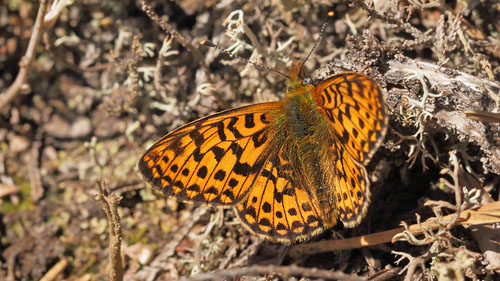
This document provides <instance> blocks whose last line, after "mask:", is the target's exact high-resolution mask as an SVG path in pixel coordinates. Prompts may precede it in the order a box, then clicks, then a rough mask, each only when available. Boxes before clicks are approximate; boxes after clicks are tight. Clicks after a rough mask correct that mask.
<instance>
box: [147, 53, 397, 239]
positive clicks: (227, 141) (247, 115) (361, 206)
mask: <svg viewBox="0 0 500 281" xmlns="http://www.w3.org/2000/svg"><path fill="white" fill-rule="evenodd" d="M289 77H290V80H289V84H288V89H287V91H286V95H285V97H284V99H283V100H282V101H279V102H266V103H260V104H254V105H248V106H243V107H238V108H233V109H229V110H226V111H222V112H219V113H216V114H213V115H210V116H207V117H204V118H201V119H198V120H196V121H193V122H191V123H188V124H186V125H184V126H182V127H180V128H178V129H176V130H174V131H172V132H170V133H168V134H167V135H165V136H164V137H163V138H161V139H160V140H159V141H158V142H156V143H155V144H154V145H153V146H151V147H150V148H149V149H148V150H147V151H146V153H145V154H144V155H143V156H142V157H141V158H140V160H139V162H138V170H139V172H140V174H141V175H142V177H143V179H144V180H145V181H146V182H148V183H150V184H151V185H152V186H153V187H154V188H156V189H159V190H161V191H162V192H163V193H164V194H166V195H169V196H174V197H176V198H178V199H180V200H185V201H195V202H199V203H207V204H211V205H220V206H225V207H234V209H235V211H236V213H237V215H238V217H239V219H240V221H241V223H242V224H243V225H244V226H246V228H247V229H248V230H250V232H252V233H255V234H257V235H259V236H261V237H264V238H266V239H268V240H271V241H275V242H282V243H292V242H295V241H301V240H304V239H306V238H309V237H311V236H314V235H317V234H319V233H321V232H322V231H324V230H325V229H328V228H331V227H333V226H334V225H336V224H337V223H338V221H339V220H340V221H342V222H343V224H344V226H346V227H354V226H356V225H358V224H359V223H360V222H361V220H362V219H363V217H364V216H365V214H366V210H367V207H368V204H369V202H370V199H369V198H370V188H369V186H370V182H369V180H368V177H367V172H366V169H365V165H366V164H367V163H368V162H369V160H370V158H371V157H372V155H373V154H374V153H375V151H376V150H377V149H378V147H379V146H380V144H381V142H382V140H383V138H384V135H385V132H386V129H387V123H388V117H387V113H386V108H385V104H384V97H383V94H382V91H381V89H380V87H379V86H378V85H377V84H376V83H375V82H374V81H373V80H372V79H370V78H369V77H367V76H365V75H363V74H360V73H342V74H338V75H333V76H331V77H329V78H327V79H325V80H323V81H321V82H319V83H317V85H316V84H314V83H313V81H312V79H311V78H309V77H307V76H305V73H304V70H303V63H302V62H294V63H293V64H292V66H291V67H290V75H289Z"/></svg>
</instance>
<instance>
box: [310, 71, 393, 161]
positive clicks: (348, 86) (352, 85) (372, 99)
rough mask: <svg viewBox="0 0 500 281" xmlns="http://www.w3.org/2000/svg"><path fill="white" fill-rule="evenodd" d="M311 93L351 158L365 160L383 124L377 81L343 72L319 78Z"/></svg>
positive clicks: (383, 110) (377, 140)
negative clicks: (323, 78) (319, 81)
mask: <svg viewBox="0 0 500 281" xmlns="http://www.w3.org/2000/svg"><path fill="white" fill-rule="evenodd" d="M315 96H316V100H317V102H318V104H319V105H320V107H321V110H322V111H323V113H324V115H326V117H327V118H328V119H329V120H330V122H331V125H332V126H333V128H334V130H335V133H336V135H337V138H338V139H339V142H340V143H341V144H342V146H343V147H344V149H345V150H346V151H347V153H349V155H350V156H351V157H352V158H353V159H354V160H355V161H357V162H359V163H363V164H366V163H367V162H368V161H369V160H370V157H371V156H372V154H373V153H374V152H375V151H376V150H377V148H378V146H379V145H380V143H381V141H382V139H383V136H384V134H385V131H386V127H387V114H386V112H385V104H384V98H383V95H382V93H381V90H380V88H379V87H378V85H377V84H376V83H375V82H374V81H373V80H371V79H370V78H368V77H367V76H365V75H362V74H358V73H344V74H339V75H335V76H333V77H331V78H328V79H326V80H325V81H323V82H321V83H320V84H319V85H318V86H317V87H316V90H315Z"/></svg>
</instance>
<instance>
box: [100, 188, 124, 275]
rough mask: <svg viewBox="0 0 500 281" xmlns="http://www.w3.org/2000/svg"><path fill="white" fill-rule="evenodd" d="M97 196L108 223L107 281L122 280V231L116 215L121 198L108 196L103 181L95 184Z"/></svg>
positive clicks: (112, 195) (118, 217)
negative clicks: (108, 267) (108, 269)
mask: <svg viewBox="0 0 500 281" xmlns="http://www.w3.org/2000/svg"><path fill="white" fill-rule="evenodd" d="M97 189H98V191H99V194H98V195H97V197H96V200H97V202H99V204H100V205H101V207H102V209H103V210H104V212H105V213H106V217H107V218H108V223H109V266H110V271H109V280H110V281H121V280H123V265H122V258H121V243H122V229H121V225H120V216H119V215H118V204H119V203H120V201H121V199H122V197H117V196H116V195H114V194H113V193H111V194H109V193H108V192H107V190H106V184H105V182H104V181H99V182H98V183H97Z"/></svg>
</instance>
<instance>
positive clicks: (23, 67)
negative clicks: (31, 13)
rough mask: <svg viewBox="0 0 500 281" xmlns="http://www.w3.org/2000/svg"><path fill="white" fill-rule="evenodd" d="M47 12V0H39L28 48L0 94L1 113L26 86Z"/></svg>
mask: <svg viewBox="0 0 500 281" xmlns="http://www.w3.org/2000/svg"><path fill="white" fill-rule="evenodd" d="M46 13H47V0H40V7H39V8H38V14H37V16H36V20H35V25H34V26H33V32H32V33H31V37H30V41H29V43H28V49H27V50H26V54H25V55H24V57H22V58H21V61H20V62H19V66H20V69H19V73H18V74H17V77H16V80H14V83H12V85H10V87H9V88H8V89H7V91H5V92H3V93H2V94H1V95H0V113H3V112H4V110H5V107H7V105H9V103H10V102H11V101H12V100H13V99H14V98H15V97H16V96H17V95H18V94H19V93H20V92H21V90H23V89H25V88H27V87H28V85H26V82H27V81H28V75H29V73H30V71H31V67H32V66H33V61H34V60H35V55H36V54H35V52H36V47H37V46H38V43H40V38H41V37H42V33H43V18H44V17H45V14H46Z"/></svg>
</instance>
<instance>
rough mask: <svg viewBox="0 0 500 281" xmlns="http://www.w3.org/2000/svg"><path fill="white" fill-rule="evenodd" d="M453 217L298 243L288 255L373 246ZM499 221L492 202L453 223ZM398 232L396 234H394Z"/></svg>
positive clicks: (499, 214) (499, 208)
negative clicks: (359, 234)
mask: <svg viewBox="0 0 500 281" xmlns="http://www.w3.org/2000/svg"><path fill="white" fill-rule="evenodd" d="M454 218H455V214H451V215H448V216H446V217H443V218H442V220H441V221H438V220H437V219H436V218H431V219H428V220H427V221H425V222H423V223H420V224H414V225H411V226H409V227H408V229H407V230H405V228H404V227H400V228H396V229H391V230H387V231H382V232H377V233H373V234H368V235H363V236H359V237H353V238H348V239H342V240H333V241H332V240H328V241H320V242H316V243H309V244H298V245H292V246H290V249H289V251H288V256H290V257H292V258H298V257H302V256H304V255H313V254H319V253H326V252H333V251H339V250H346V249H354V248H361V247H367V246H373V245H378V244H383V243H388V242H392V243H394V242H396V240H395V239H398V237H400V236H401V234H403V233H402V232H405V233H406V234H411V235H414V236H416V235H420V234H422V233H423V232H424V229H427V230H428V229H436V228H439V226H440V224H444V223H446V222H447V221H451V220H453V219H454ZM498 222H500V202H494V203H490V204H487V205H484V206H482V207H481V208H479V209H477V210H466V211H463V212H461V213H460V217H459V218H458V219H457V220H456V222H455V225H479V224H492V223H498ZM396 234H398V236H396Z"/></svg>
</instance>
